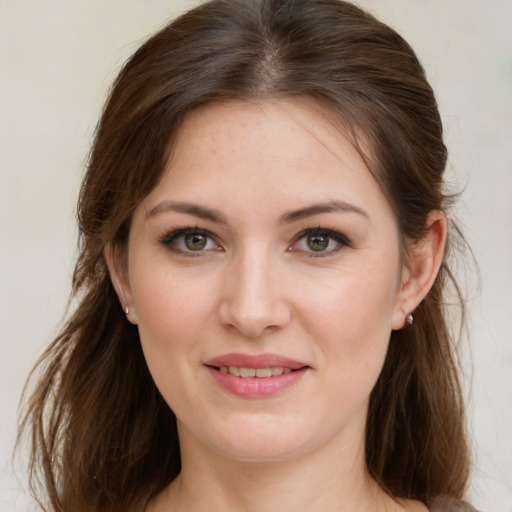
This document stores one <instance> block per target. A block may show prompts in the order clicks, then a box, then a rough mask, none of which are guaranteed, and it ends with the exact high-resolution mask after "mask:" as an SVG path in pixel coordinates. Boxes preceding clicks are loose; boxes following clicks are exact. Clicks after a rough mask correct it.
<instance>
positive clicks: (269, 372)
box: [219, 366, 293, 379]
mask: <svg viewBox="0 0 512 512" xmlns="http://www.w3.org/2000/svg"><path fill="white" fill-rule="evenodd" d="M219 371H220V373H229V374H230V375H234V376H235V377H242V378H243V379H247V378H252V377H257V378H259V379H264V378H267V377H275V376H277V375H282V374H283V373H291V372H292V371H293V370H292V369H291V368H284V367H282V366H272V367H271V368H239V367H238V366H229V367H228V366H221V367H220V368H219Z"/></svg>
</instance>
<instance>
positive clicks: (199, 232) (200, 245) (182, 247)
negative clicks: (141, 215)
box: [160, 228, 220, 253]
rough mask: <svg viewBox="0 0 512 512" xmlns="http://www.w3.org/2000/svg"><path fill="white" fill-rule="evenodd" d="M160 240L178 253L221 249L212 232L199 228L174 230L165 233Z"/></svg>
mask: <svg viewBox="0 0 512 512" xmlns="http://www.w3.org/2000/svg"><path fill="white" fill-rule="evenodd" d="M160 242H161V243H162V244H163V245H165V246H166V247H168V248H169V249H170V250H172V251H174V252H178V253H194V252H195V253H200V252H204V251H210V250H217V249H220V247H219V246H218V245H217V244H216V243H215V242H214V240H213V238H212V236H211V235H210V233H208V231H205V230H203V229H199V228H183V229H176V230H173V231H171V232H170V233H168V234H167V235H165V236H164V237H163V238H162V239H161V240H160Z"/></svg>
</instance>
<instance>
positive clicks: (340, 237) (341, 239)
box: [291, 227, 352, 258]
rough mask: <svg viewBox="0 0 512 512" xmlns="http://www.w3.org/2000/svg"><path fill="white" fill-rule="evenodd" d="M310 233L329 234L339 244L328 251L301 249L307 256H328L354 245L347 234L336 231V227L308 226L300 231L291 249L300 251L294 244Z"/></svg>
mask: <svg viewBox="0 0 512 512" xmlns="http://www.w3.org/2000/svg"><path fill="white" fill-rule="evenodd" d="M308 235H322V236H328V237H330V238H331V239H332V240H334V241H335V242H336V243H337V244H338V245H337V246H336V247H335V248H334V249H330V250H328V251H318V252H315V251H301V252H303V253H305V254H307V256H308V257H311V258H322V257H327V256H330V255H332V254H335V253H337V252H338V251H339V250H341V249H342V248H344V247H349V248H351V247H352V242H351V241H350V239H349V238H348V237H347V236H346V235H344V234H342V233H340V232H339V231H336V230H334V229H329V228H322V227H316V228H306V229H303V230H302V231H301V232H300V233H298V234H297V235H296V236H295V238H294V240H293V243H292V246H291V247H292V249H291V250H292V251H297V252H299V250H297V249H293V246H294V245H296V244H297V243H298V242H299V241H300V240H302V239H303V238H304V237H306V236H308Z"/></svg>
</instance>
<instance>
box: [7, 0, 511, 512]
mask: <svg viewBox="0 0 512 512" xmlns="http://www.w3.org/2000/svg"><path fill="white" fill-rule="evenodd" d="M359 4H360V5H361V6H363V7H366V8H368V9H370V10H371V11H372V12H374V13H375V14H376V15H377V16H378V17H380V18H381V19H383V20H384V21H386V22H388V23H389V24H391V25H392V26H393V27H394V28H396V29H397V30H398V31H399V32H400V33H401V34H402V35H403V36H405V38H406V39H408V40H409V42H410V43H411V45H412V46H413V48H415V50H416V52H417V53H418V56H419V57H420V60H421V61H422V63H423V65H424V67H425V68H426V71H427V75H428V77H429V79H430V81H431V83H432V85H433V87H434V89H435V90H436V92H437V97H438V100H439V104H440V109H441V113H442V116H443V119H444V122H445V127H446V140H447V144H448V147H449V151H450V163H449V173H450V179H451V180H453V184H454V188H456V189H463V188H464V189H465V190H464V193H463V194H462V197H461V201H460V202H459V207H458V215H459V217H460V218H461V220H462V224H463V226H464V229H465V233H466V235H467V237H468V239H469V241H470V243H471V245H472V247H473V249H474V252H475V255H476V258H477V260H478V263H479V265H480V270H481V276H482V277H481V281H482V288H481V291H478V290H475V288H474V287H473V288H472V289H471V301H470V305H469V308H470V317H471V328H470V331H471V333H470V344H471V352H472V354H471V356H472V368H471V364H470V362H469V358H468V357H466V359H465V360H466V361H467V368H466V373H467V374H468V375H470V374H471V373H472V380H470V379H469V378H468V379H467V380H466V387H467V389H468V393H470V397H471V398H470V402H469V429H470V432H471V434H472V436H473V440H474V453H475V463H476V467H475V473H474V477H473V484H472V487H471V490H470V497H471V499H472V500H473V502H474V504H475V505H476V506H477V507H478V508H480V509H481V510H482V512H511V511H512V441H511V435H512V400H511V397H512V342H511V340H512V298H511V296H512V171H511V169H512V151H511V147H512V140H511V139H512V130H511V122H512V100H511V98H512V90H511V85H512V56H511V54H512V41H511V38H512V36H511V34H512V2H511V1H510V0H485V1H484V0H364V1H360V2H359ZM188 5H191V3H190V1H185V0H184V1H182V2H180V1H177V0H168V1H163V0H151V1H147V0H123V1H120V0H101V1H100V0H48V1H44V2H43V1H40V0H32V1H30V0H0V173H1V174H0V244H1V245H0V511H1V512H14V511H16V512H20V511H25V512H26V511H29V510H34V507H33V506H31V505H30V500H29V499H28V498H27V492H26V491H25V490H23V486H22V485H21V484H20V483H19V482H18V480H17V479H16V478H15V477H14V476H13V470H12V467H11V465H10V456H11V452H12V448H13V444H14V438H15V432H16V424H17V413H16V409H17V405H18V401H19V398H20V393H21V390H22V386H23V383H24V381H25V379H26V377H27V375H28V372H29V370H30V368H31V367H32V365H33V364H34V362H35V361H36V358H37V357H38V355H39V354H40V352H41V351H42V349H43V347H44V346H45V345H46V344H47V343H48V342H49V341H50V340H51V339H52V336H53V335H54V334H55V333H56V332H57V325H58V323H59V321H60V320H61V318H62V315H63V313H64V310H65V306H66V303H67V298H68V294H69V284H70V277H71V272H72V268H73V261H74V258H75V256H76V250H75V246H76V223H75V218H74V211H75V210H74V208H75V201H76V196H77V193H78V189H79V183H80V178H81V175H82V171H83V167H84V161H85V158H86V155H87V151H88V148H89V146H90V143H91V139H92V134H93V131H94V127H95V123H96V120H97V118H98V115H99V112H100V109H101V106H102V102H103V101H104V99H105V96H106V92H107V90H108V87H109V85H110V83H111V81H112V80H113V78H114V77H115V74H116V70H118V69H119V67H120V65H121V64H122V63H123V61H124V60H125V59H126V58H127V57H128V56H129V55H130V54H131V53H132V52H133V51H134V50H135V48H136V47H137V46H138V45H139V43H140V42H141V41H142V40H144V38H146V37H147V36H148V35H150V34H151V33H152V32H153V31H155V30H156V29H157V28H159V27H160V26H162V25H163V23H164V22H165V21H166V20H167V19H168V18H169V17H171V16H173V15H174V14H175V13H177V12H179V11H181V10H183V9H184V8H185V6H188ZM468 353H469V352H466V354H468ZM19 476H20V478H21V479H23V477H24V474H23V470H20V471H19Z"/></svg>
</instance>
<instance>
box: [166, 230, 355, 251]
mask: <svg viewBox="0 0 512 512" xmlns="http://www.w3.org/2000/svg"><path fill="white" fill-rule="evenodd" d="M187 235H200V236H204V237H206V238H207V239H208V240H211V241H212V242H213V243H214V244H216V245H217V248H218V244H217V241H216V237H215V236H214V235H213V234H212V233H211V232H210V231H208V230H205V229H201V228H200V227H198V226H195V227H183V228H173V229H171V230H170V231H169V232H167V233H166V234H165V235H164V236H163V237H161V238H160V240H159V241H160V243H161V244H162V245H164V246H165V247H166V248H168V249H169V250H170V251H172V252H175V253H177V254H180V255H183V256H186V257H198V256H201V255H202V254H201V253H204V252H205V251H204V250H198V251H193V250H183V249H180V248H177V247H176V246H175V245H173V244H175V243H176V241H177V240H178V239H179V238H180V237H185V236H187ZM311 235H313V236H319V237H328V238H329V239H330V240H333V241H334V242H335V243H336V244H337V246H336V247H334V248H333V249H329V250H327V251H317V252H315V251H313V250H311V251H302V252H303V253H304V254H306V255H307V256H308V257H310V258H324V257H327V256H330V255H332V254H335V253H337V252H338V251H340V250H341V249H343V248H344V247H349V248H350V247H352V243H351V242H350V240H349V239H348V238H347V237H346V236H345V235H343V234H341V233H339V232H338V231H335V230H332V229H327V228H322V227H316V228H308V229H304V230H302V231H301V232H300V233H298V234H297V236H296V237H295V238H294V239H293V242H292V245H291V247H290V249H289V251H290V252H298V251H299V249H294V248H293V247H294V246H295V245H297V244H298V243H299V242H300V241H301V240H302V239H304V238H306V237H308V236H311Z"/></svg>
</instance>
